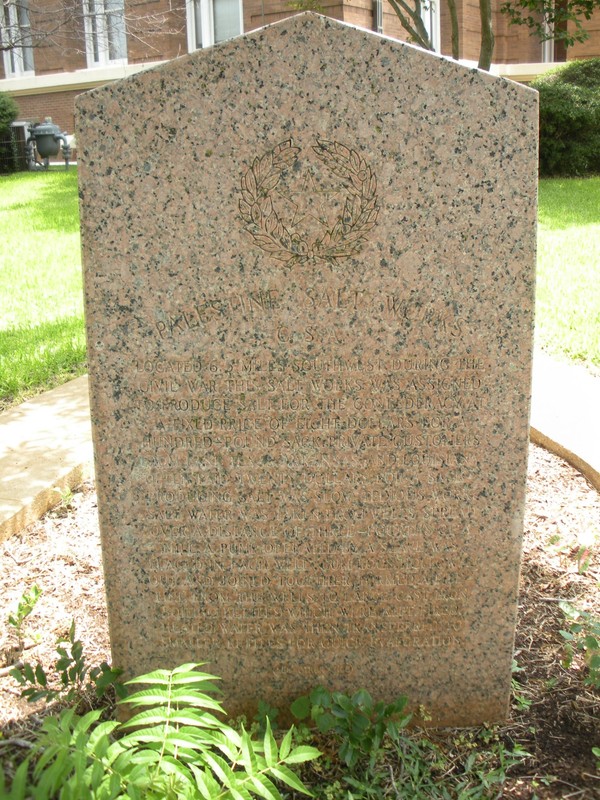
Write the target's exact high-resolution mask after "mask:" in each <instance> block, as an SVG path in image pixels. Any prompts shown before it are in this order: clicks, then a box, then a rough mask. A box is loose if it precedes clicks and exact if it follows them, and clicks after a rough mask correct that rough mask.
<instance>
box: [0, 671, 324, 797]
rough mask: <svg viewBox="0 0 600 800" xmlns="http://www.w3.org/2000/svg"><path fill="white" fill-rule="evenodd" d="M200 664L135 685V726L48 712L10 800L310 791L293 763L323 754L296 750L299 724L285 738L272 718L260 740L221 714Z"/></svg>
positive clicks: (92, 714) (156, 674) (91, 715)
mask: <svg viewBox="0 0 600 800" xmlns="http://www.w3.org/2000/svg"><path fill="white" fill-rule="evenodd" d="M200 666H202V665H201V664H184V665H183V666H181V667H178V668H177V669H174V670H172V671H167V670H156V671H155V672H151V673H149V674H147V675H142V676H141V677H139V678H135V679H134V680H132V681H129V683H128V685H130V686H142V687H144V688H141V689H139V690H138V691H136V692H135V693H133V694H131V695H130V696H129V697H128V698H127V699H126V700H125V701H123V702H124V703H126V704H128V705H129V707H130V708H132V709H134V710H135V712H136V713H135V714H134V716H133V717H132V718H131V719H130V720H129V721H128V722H125V723H120V722H115V721H112V722H101V721H100V716H101V712H100V711H91V712H89V713H87V714H85V715H84V716H82V717H78V716H77V715H76V714H75V712H74V711H73V709H67V710H65V711H63V712H62V713H61V714H60V716H59V717H49V718H47V719H46V720H45V721H44V724H43V727H42V732H41V735H40V737H39V739H38V741H37V743H36V745H35V748H34V751H33V753H32V754H31V755H30V756H29V757H28V758H27V760H26V761H25V762H24V763H23V764H22V765H21V766H20V767H19V769H18V770H17V772H16V774H15V778H14V780H13V784H12V791H11V794H10V795H9V797H10V800H25V798H26V797H27V798H31V799H32V800H51V798H56V799H57V800H81V798H87V797H90V798H91V797H93V798H97V800H117V798H119V799H120V798H131V800H221V798H222V799H223V800H251V798H252V797H253V796H254V797H257V798H263V799H264V800H282V798H281V793H280V790H279V788H278V785H277V784H280V785H283V786H285V787H287V788H289V789H292V790H293V791H296V792H300V793H302V794H310V792H309V790H308V789H307V788H306V787H305V786H304V784H303V783H302V781H301V780H300V779H299V778H298V776H297V775H296V774H295V773H294V772H293V771H292V768H293V767H294V766H295V765H297V764H302V763H304V762H306V761H310V760H312V759H315V758H317V757H318V756H319V755H320V754H319V751H318V750H316V749H315V748H314V747H293V746H292V738H293V729H290V730H289V731H288V732H287V733H286V735H285V736H284V737H283V740H282V741H281V744H277V742H276V741H275V738H274V736H273V733H272V731H271V726H270V724H269V723H268V722H267V724H266V730H265V733H264V737H263V738H262V739H261V740H255V739H252V737H251V736H250V735H249V734H248V733H247V732H246V731H245V730H243V729H242V731H241V732H238V731H236V730H234V729H233V728H232V727H231V726H229V725H228V724H227V723H226V722H224V721H222V720H220V719H219V718H218V717H216V716H215V714H223V713H224V712H223V708H222V706H221V704H220V702H219V701H218V700H216V699H215V698H214V697H213V696H212V695H214V694H216V693H217V689H216V687H215V685H214V683H213V681H214V680H216V678H215V676H213V675H209V674H206V673H203V672H200V671H199V669H198V668H199V667H200Z"/></svg>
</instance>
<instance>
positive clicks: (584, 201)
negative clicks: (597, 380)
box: [536, 177, 600, 367]
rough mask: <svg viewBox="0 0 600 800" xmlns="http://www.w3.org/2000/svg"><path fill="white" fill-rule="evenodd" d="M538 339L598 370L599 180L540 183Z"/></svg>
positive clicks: (544, 346)
mask: <svg viewBox="0 0 600 800" xmlns="http://www.w3.org/2000/svg"><path fill="white" fill-rule="evenodd" d="M539 208H540V210H539V241H538V276H537V292H536V299H537V312H536V341H537V343H538V344H539V345H541V346H542V347H543V348H544V349H545V350H547V351H548V352H550V353H553V354H555V355H558V356H565V357H568V358H570V359H574V360H580V361H584V362H587V363H588V364H593V365H595V366H596V367H598V366H600V177H597V178H582V179H577V180H575V179H569V180H566V179H562V180H561V179H557V178H553V179H548V180H543V181H540V198H539Z"/></svg>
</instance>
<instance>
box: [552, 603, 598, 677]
mask: <svg viewBox="0 0 600 800" xmlns="http://www.w3.org/2000/svg"><path fill="white" fill-rule="evenodd" d="M559 606H560V608H561V610H562V611H563V613H564V614H565V616H566V617H567V619H568V620H569V621H570V624H569V628H568V630H565V631H562V630H561V632H560V635H561V636H562V637H563V639H564V640H565V642H566V644H565V658H564V660H563V665H564V666H565V667H567V668H568V667H570V666H571V664H572V663H573V658H574V656H575V654H576V653H580V654H581V655H582V656H583V660H584V662H585V664H586V666H587V669H588V674H587V677H586V678H585V684H586V685H587V686H593V687H595V688H596V689H599V688H600V619H599V618H598V617H594V616H593V615H592V614H590V613H589V612H588V611H582V610H580V609H577V608H575V607H574V606H572V605H571V604H570V603H567V602H565V601H562V602H561V603H559Z"/></svg>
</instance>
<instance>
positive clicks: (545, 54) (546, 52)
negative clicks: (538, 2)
mask: <svg viewBox="0 0 600 800" xmlns="http://www.w3.org/2000/svg"><path fill="white" fill-rule="evenodd" d="M544 33H545V34H551V35H552V38H551V39H545V40H544V41H543V42H542V62H543V63H544V64H553V63H554V30H553V28H552V25H549V24H548V22H547V20H544Z"/></svg>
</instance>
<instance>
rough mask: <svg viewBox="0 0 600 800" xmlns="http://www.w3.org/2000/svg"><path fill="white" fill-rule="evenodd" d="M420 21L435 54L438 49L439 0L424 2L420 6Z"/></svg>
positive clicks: (439, 50)
mask: <svg viewBox="0 0 600 800" xmlns="http://www.w3.org/2000/svg"><path fill="white" fill-rule="evenodd" d="M421 19H422V20H423V25H425V30H426V31H427V33H428V34H429V41H430V42H431V44H432V47H433V49H434V51H435V52H436V53H440V52H441V48H440V4H439V0H424V2H423V3H422V5H421Z"/></svg>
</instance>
